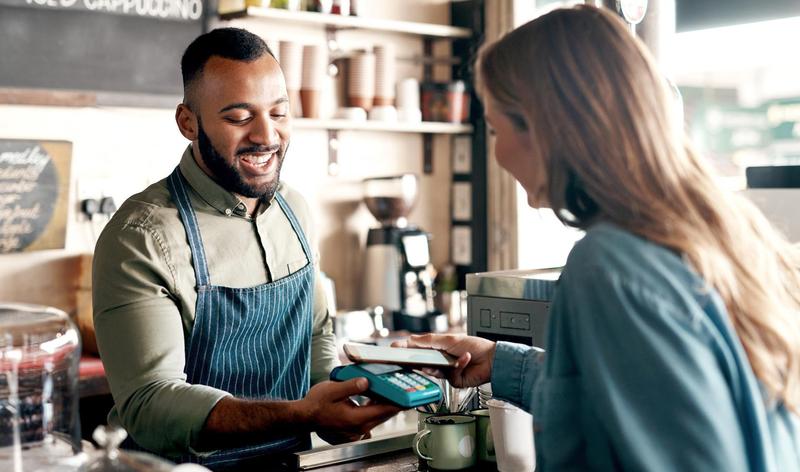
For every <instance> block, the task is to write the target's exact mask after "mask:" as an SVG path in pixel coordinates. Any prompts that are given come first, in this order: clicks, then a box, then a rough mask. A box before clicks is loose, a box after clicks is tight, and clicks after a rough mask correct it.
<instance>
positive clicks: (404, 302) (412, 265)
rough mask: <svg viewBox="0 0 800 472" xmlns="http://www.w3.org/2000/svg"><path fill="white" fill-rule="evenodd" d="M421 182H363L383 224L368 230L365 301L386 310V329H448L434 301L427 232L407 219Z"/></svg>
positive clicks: (403, 178) (406, 178) (410, 177)
mask: <svg viewBox="0 0 800 472" xmlns="http://www.w3.org/2000/svg"><path fill="white" fill-rule="evenodd" d="M418 185H419V182H418V179H417V176H416V175H414V174H403V175H398V176H391V177H376V178H370V179H365V180H364V203H365V204H366V205H367V208H368V209H369V211H370V212H371V213H372V215H373V216H374V217H375V219H377V220H378V222H379V223H380V227H378V228H371V229H370V230H369V233H368V234H367V248H366V254H365V259H366V265H365V270H364V286H363V287H364V293H363V299H364V303H365V304H366V305H367V306H368V307H382V308H383V313H384V315H383V316H384V319H383V324H384V326H385V327H387V328H390V329H395V330H403V329H404V330H408V331H411V332H414V333H422V332H431V331H444V330H446V329H447V317H446V315H444V314H443V313H442V312H440V311H438V310H436V309H435V308H434V305H433V300H434V293H433V266H432V265H431V258H430V248H429V244H428V237H429V235H428V233H426V232H425V231H423V230H421V229H420V228H417V227H415V226H413V225H409V223H408V219H407V216H408V214H409V213H410V212H411V209H412V208H413V207H414V204H415V203H416V199H417V189H418Z"/></svg>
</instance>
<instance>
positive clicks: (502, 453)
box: [486, 399, 536, 472]
mask: <svg viewBox="0 0 800 472" xmlns="http://www.w3.org/2000/svg"><path fill="white" fill-rule="evenodd" d="M486 404H487V406H488V407H489V417H490V418H491V425H490V429H491V431H492V439H493V443H494V448H495V454H496V458H497V470H498V471H499V472H533V470H534V469H535V468H536V452H535V446H534V442H533V416H531V414H530V413H528V412H526V411H524V410H521V409H519V408H517V407H515V406H514V405H512V404H510V403H507V402H504V401H501V400H497V399H491V400H488V401H487V402H486Z"/></svg>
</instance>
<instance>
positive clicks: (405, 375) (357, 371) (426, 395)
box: [331, 364, 442, 408]
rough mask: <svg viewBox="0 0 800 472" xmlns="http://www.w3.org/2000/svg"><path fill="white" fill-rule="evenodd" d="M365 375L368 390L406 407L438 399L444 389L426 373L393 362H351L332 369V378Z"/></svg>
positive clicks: (346, 378)
mask: <svg viewBox="0 0 800 472" xmlns="http://www.w3.org/2000/svg"><path fill="white" fill-rule="evenodd" d="M356 377H366V378H367V379H368V380H369V391H370V392H372V393H374V394H376V395H378V396H380V397H381V398H384V399H386V400H388V401H390V402H392V403H394V404H396V405H398V406H401V407H403V408H414V407H417V406H420V405H427V404H428V403H433V402H438V401H439V400H441V398H442V391H441V389H440V388H439V386H438V385H436V384H435V383H434V382H432V381H430V380H428V379H427V378H426V377H425V376H423V375H420V374H417V373H416V372H413V371H411V370H409V369H404V368H402V367H400V366H398V365H391V364H350V365H343V366H339V367H336V368H335V369H333V370H332V371H331V380H339V381H342V380H350V379H354V378H356Z"/></svg>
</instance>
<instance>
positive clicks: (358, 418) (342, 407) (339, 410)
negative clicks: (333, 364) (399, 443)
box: [298, 378, 401, 443]
mask: <svg viewBox="0 0 800 472" xmlns="http://www.w3.org/2000/svg"><path fill="white" fill-rule="evenodd" d="M368 387H369V382H368V381H367V379H365V378H357V379H350V380H347V381H344V382H332V381H325V382H320V383H318V384H317V385H314V386H313V387H311V390H309V391H308V394H307V395H306V396H305V398H303V399H302V400H299V401H298V402H299V405H298V406H299V408H301V409H304V410H305V411H306V413H307V415H308V418H309V421H310V422H312V423H313V424H314V425H315V428H314V429H315V430H316V431H317V434H319V435H320V437H321V438H322V439H325V440H326V441H328V442H332V443H338V442H347V441H355V440H358V439H362V438H363V437H364V436H365V435H367V434H368V433H369V432H370V430H372V428H374V427H375V426H377V425H379V424H381V423H383V422H384V421H386V420H388V419H389V418H391V417H392V416H394V415H396V414H397V413H398V412H400V410H401V409H400V408H399V407H396V406H393V405H387V404H381V403H372V402H370V403H369V404H367V405H364V406H358V405H357V404H356V403H355V402H353V401H352V400H351V399H350V397H351V396H353V395H359V394H362V393H364V392H365V391H366V390H367V388H368Z"/></svg>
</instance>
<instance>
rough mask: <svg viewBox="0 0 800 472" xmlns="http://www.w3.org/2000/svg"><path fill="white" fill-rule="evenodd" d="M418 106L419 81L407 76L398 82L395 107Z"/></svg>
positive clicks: (416, 107) (413, 108) (413, 107)
mask: <svg viewBox="0 0 800 472" xmlns="http://www.w3.org/2000/svg"><path fill="white" fill-rule="evenodd" d="M419 106H420V102H419V81H418V80H417V79H414V78H412V77H409V78H407V79H403V80H401V81H400V82H398V83H397V108H407V109H410V110H418V109H419Z"/></svg>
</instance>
